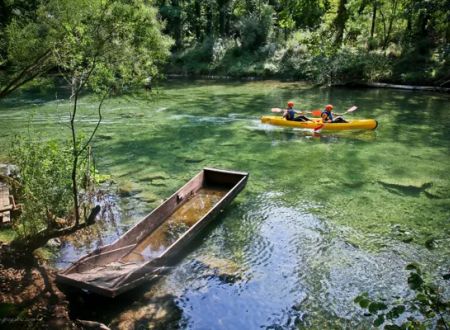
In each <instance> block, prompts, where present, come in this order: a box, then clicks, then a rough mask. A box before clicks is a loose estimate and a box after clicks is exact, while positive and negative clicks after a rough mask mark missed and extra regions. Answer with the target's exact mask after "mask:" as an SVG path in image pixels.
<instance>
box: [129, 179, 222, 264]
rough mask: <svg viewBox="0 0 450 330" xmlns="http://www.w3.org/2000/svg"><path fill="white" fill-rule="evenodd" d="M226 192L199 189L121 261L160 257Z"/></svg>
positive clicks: (220, 189) (219, 189) (218, 189)
mask: <svg viewBox="0 0 450 330" xmlns="http://www.w3.org/2000/svg"><path fill="white" fill-rule="evenodd" d="M227 191H228V190H226V189H223V188H220V187H216V188H212V187H207V188H201V189H200V190H199V191H197V192H196V193H195V195H193V196H191V197H190V198H189V200H188V201H186V202H185V203H184V204H183V205H181V206H180V207H179V208H178V209H177V210H175V212H174V213H172V215H170V216H169V218H168V219H167V220H166V221H165V222H164V223H163V224H161V226H159V227H158V229H156V230H155V231H154V232H153V233H152V234H151V235H149V236H148V237H147V238H145V239H144V240H143V241H142V242H141V243H139V244H138V245H137V246H136V248H134V249H133V250H132V251H131V252H130V253H129V254H128V255H126V256H125V257H123V258H122V259H121V261H145V260H151V259H154V258H158V257H160V256H161V254H162V253H163V252H164V251H165V250H166V249H167V248H168V247H169V246H170V245H172V244H173V243H174V242H175V241H176V240H177V239H178V238H179V237H180V236H181V235H182V234H183V233H185V232H186V230H188V229H189V228H190V227H192V226H193V225H194V224H196V223H197V222H198V221H199V220H200V219H201V218H203V216H204V215H206V213H208V211H210V210H211V209H212V208H213V207H214V206H215V205H216V204H217V202H218V201H220V199H221V198H222V197H223V196H224V195H225V194H226V193H227Z"/></svg>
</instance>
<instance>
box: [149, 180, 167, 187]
mask: <svg viewBox="0 0 450 330" xmlns="http://www.w3.org/2000/svg"><path fill="white" fill-rule="evenodd" d="M151 184H152V186H155V187H167V184H166V180H165V179H156V180H152V182H151Z"/></svg>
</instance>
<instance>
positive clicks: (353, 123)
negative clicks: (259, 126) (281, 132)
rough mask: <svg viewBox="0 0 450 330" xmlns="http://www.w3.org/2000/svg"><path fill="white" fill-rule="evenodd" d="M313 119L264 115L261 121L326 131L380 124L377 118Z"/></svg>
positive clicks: (356, 128)
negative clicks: (326, 120)
mask: <svg viewBox="0 0 450 330" xmlns="http://www.w3.org/2000/svg"><path fill="white" fill-rule="evenodd" d="M312 120H313V121H293V120H286V119H284V118H282V117H279V116H262V117H261V122H262V123H264V124H271V125H276V126H285V127H295V128H304V129H313V130H319V129H320V130H325V131H344V130H373V129H376V128H377V126H378V122H377V121H376V120H375V119H356V120H349V122H348V123H323V122H322V119H320V118H313V119H312Z"/></svg>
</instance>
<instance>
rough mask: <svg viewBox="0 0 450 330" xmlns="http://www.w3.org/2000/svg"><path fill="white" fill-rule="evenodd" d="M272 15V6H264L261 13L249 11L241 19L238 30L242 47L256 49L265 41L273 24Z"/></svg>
mask: <svg viewBox="0 0 450 330" xmlns="http://www.w3.org/2000/svg"><path fill="white" fill-rule="evenodd" d="M272 16H273V10H272V8H271V7H270V6H264V8H263V10H262V12H261V13H249V14H248V15H247V16H244V17H243V18H242V19H241V21H240V23H239V26H240V28H239V30H240V31H241V35H240V39H241V42H242V48H243V49H245V50H256V49H258V48H259V47H261V46H263V45H264V44H265V43H266V42H267V40H268V38H269V36H270V33H271V31H272V26H273V21H272Z"/></svg>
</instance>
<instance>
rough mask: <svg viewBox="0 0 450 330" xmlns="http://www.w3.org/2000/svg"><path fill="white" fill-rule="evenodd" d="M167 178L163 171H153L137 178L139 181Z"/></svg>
mask: <svg viewBox="0 0 450 330" xmlns="http://www.w3.org/2000/svg"><path fill="white" fill-rule="evenodd" d="M168 178H169V175H168V174H167V173H165V172H154V173H150V174H146V175H144V176H143V177H141V178H139V181H144V182H146V181H153V180H166V179H168Z"/></svg>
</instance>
